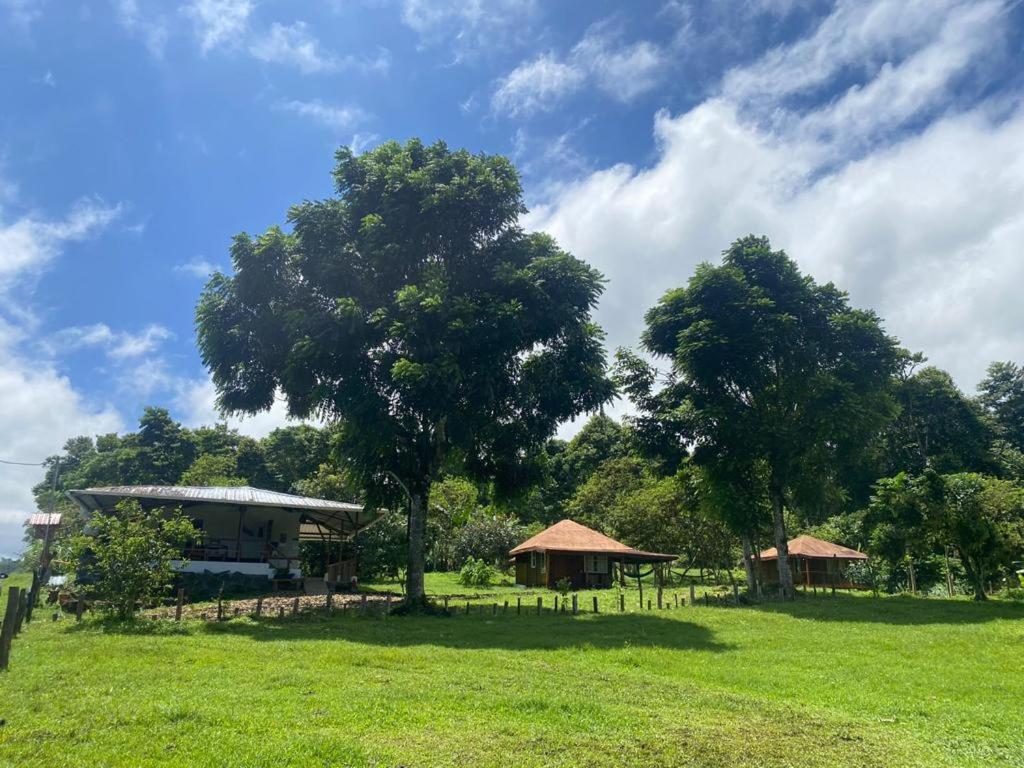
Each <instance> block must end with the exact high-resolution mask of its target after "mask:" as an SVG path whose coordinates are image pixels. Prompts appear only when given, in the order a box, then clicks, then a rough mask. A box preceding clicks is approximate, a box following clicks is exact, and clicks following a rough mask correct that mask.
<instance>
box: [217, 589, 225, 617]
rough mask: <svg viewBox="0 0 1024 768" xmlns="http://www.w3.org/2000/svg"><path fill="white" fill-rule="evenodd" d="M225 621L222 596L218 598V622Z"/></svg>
mask: <svg viewBox="0 0 1024 768" xmlns="http://www.w3.org/2000/svg"><path fill="white" fill-rule="evenodd" d="M223 620H224V601H223V600H222V599H221V597H220V595H218V596H217V621H223Z"/></svg>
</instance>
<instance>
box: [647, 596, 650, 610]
mask: <svg viewBox="0 0 1024 768" xmlns="http://www.w3.org/2000/svg"><path fill="white" fill-rule="evenodd" d="M647 610H648V611H649V610H651V598H647Z"/></svg>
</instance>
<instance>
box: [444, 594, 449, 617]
mask: <svg viewBox="0 0 1024 768" xmlns="http://www.w3.org/2000/svg"><path fill="white" fill-rule="evenodd" d="M444 612H445V613H448V595H445V596H444Z"/></svg>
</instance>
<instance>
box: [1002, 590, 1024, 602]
mask: <svg viewBox="0 0 1024 768" xmlns="http://www.w3.org/2000/svg"><path fill="white" fill-rule="evenodd" d="M999 597H1001V598H1003V600H1012V601H1013V602H1015V603H1024V587H1007V588H1006V589H1003V590H1000V592H999Z"/></svg>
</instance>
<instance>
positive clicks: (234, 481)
mask: <svg viewBox="0 0 1024 768" xmlns="http://www.w3.org/2000/svg"><path fill="white" fill-rule="evenodd" d="M237 471H238V462H237V461H236V460H235V457H234V456H229V455H223V454H216V453H207V454H204V455H202V456H200V457H199V458H197V459H196V460H195V461H194V462H192V466H191V467H189V468H188V469H186V470H185V471H184V472H183V473H182V475H181V484H182V485H200V486H239V485H248V482H249V481H248V480H246V479H245V478H244V477H238V475H237V474H236V472H237Z"/></svg>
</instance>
